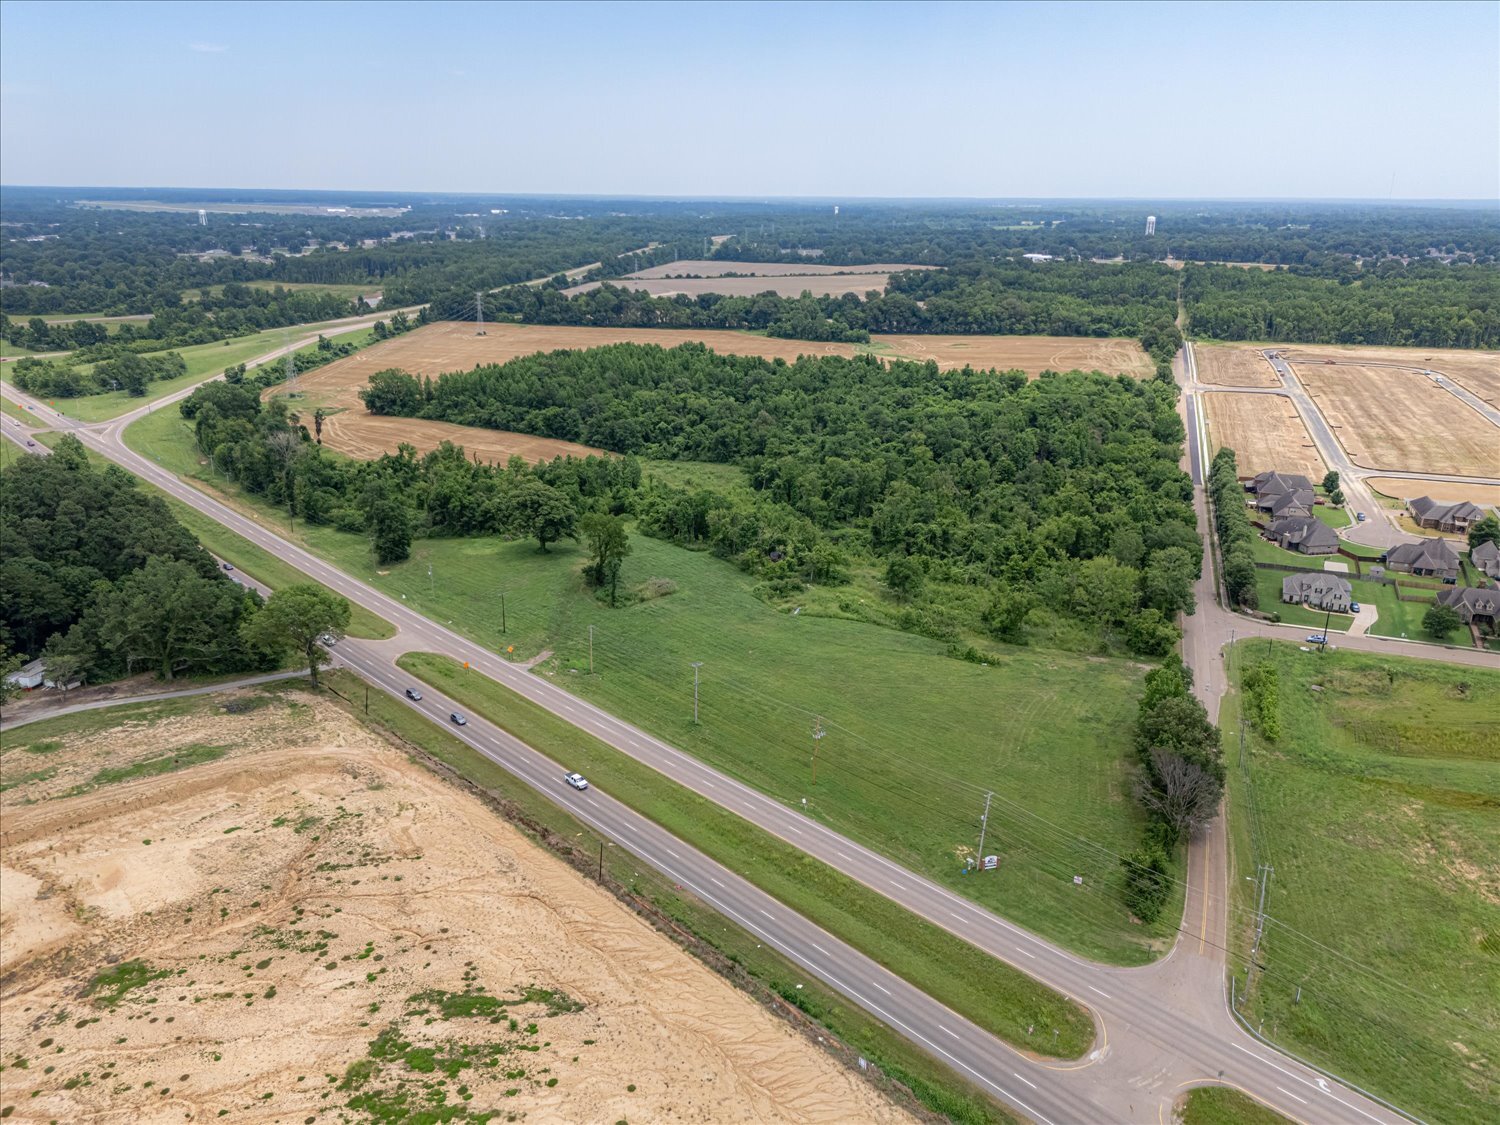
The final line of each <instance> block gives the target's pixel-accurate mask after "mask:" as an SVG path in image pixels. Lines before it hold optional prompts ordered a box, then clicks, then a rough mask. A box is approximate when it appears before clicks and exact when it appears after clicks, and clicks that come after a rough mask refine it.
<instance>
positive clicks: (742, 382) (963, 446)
mask: <svg viewBox="0 0 1500 1125" xmlns="http://www.w3.org/2000/svg"><path fill="white" fill-rule="evenodd" d="M362 394H363V397H364V400H365V403H366V405H367V407H368V408H369V409H370V410H371V411H372V412H374V413H379V414H401V415H417V416H420V417H424V418H434V419H441V420H444V421H450V422H456V423H460V424H464V425H477V426H487V427H491V428H497V429H505V430H516V431H520V432H523V433H530V434H535V435H538V436H544V437H554V438H564V439H566V440H570V441H577V442H583V443H586V444H591V445H597V446H601V447H603V448H606V449H610V450H612V451H615V452H619V453H623V454H627V455H639V456H642V457H651V458H660V459H667V460H687V461H711V462H719V463H729V464H736V465H740V466H742V467H743V468H744V469H745V472H746V480H747V487H746V488H745V489H742V490H714V489H697V490H686V489H679V488H674V487H671V486H668V485H664V484H660V483H656V482H653V481H650V480H647V481H646V482H645V483H644V484H643V485H641V486H639V487H637V488H634V489H633V490H632V489H630V488H629V487H626V488H623V489H621V494H619V495H615V496H613V497H612V499H611V501H610V504H611V507H612V510H615V511H616V512H617V513H621V512H628V513H631V514H635V515H636V516H637V517H638V520H639V527H640V529H641V530H642V531H644V532H646V533H647V534H653V535H657V536H660V537H662V538H666V539H669V540H671V541H673V542H677V543H680V544H683V545H685V546H690V547H698V548H707V549H710V550H713V551H715V552H716V553H718V554H720V555H722V556H723V557H725V558H729V559H732V560H733V561H735V562H736V563H738V564H739V565H740V566H741V567H743V568H744V569H746V570H748V571H750V572H751V573H753V574H755V575H756V576H757V577H759V578H760V579H762V581H763V582H764V583H765V584H766V586H767V589H768V591H769V592H771V593H773V594H774V593H777V592H786V591H790V590H792V589H795V588H798V587H800V585H801V584H805V583H809V582H814V583H826V584H830V585H837V584H839V583H841V582H844V581H847V578H848V572H849V570H850V569H851V567H852V566H853V564H855V563H859V562H862V563H866V564H874V565H876V566H877V567H879V568H881V573H882V574H883V575H884V577H885V579H886V584H887V586H888V588H889V589H890V590H891V591H892V593H893V594H894V595H895V596H896V597H897V598H898V599H899V600H900V601H901V603H902V604H903V606H904V609H903V611H902V617H903V619H904V621H905V622H906V624H907V626H908V627H911V628H913V629H915V630H917V631H922V632H926V633H928V634H930V635H933V636H940V637H944V638H947V639H950V640H951V639H957V638H958V637H959V635H960V634H961V633H962V632H963V631H964V630H965V629H972V630H978V631H981V632H983V633H986V634H989V635H993V636H996V637H1000V638H1003V639H1008V640H1018V639H1022V638H1023V637H1024V635H1025V628H1024V626H1025V623H1026V621H1027V617H1028V614H1030V613H1031V611H1032V610H1034V609H1041V610H1043V612H1045V613H1057V614H1062V615H1064V616H1067V617H1071V618H1073V619H1075V620H1076V621H1079V622H1083V623H1084V624H1085V627H1086V628H1087V629H1088V630H1089V631H1090V632H1091V633H1092V634H1093V635H1095V636H1097V637H1099V638H1101V639H1103V640H1105V641H1108V642H1109V643H1118V644H1122V645H1125V646H1128V647H1130V648H1133V649H1135V650H1136V651H1141V652H1155V653H1157V654H1160V653H1161V652H1164V651H1166V649H1167V648H1168V647H1170V645H1171V643H1172V642H1173V640H1175V637H1176V630H1175V626H1174V625H1173V624H1172V620H1173V618H1174V616H1175V614H1176V613H1177V612H1178V611H1180V610H1190V609H1191V608H1192V593H1191V590H1192V584H1193V582H1194V580H1195V579H1196V578H1197V574H1198V567H1199V552H1200V550H1201V544H1200V542H1199V539H1198V536H1197V533H1196V532H1195V531H1194V529H1193V522H1194V521H1193V515H1192V511H1191V506H1190V498H1191V487H1190V485H1189V483H1188V481H1187V478H1186V477H1185V476H1184V475H1183V474H1182V472H1181V471H1180V469H1179V468H1178V467H1177V460H1178V457H1179V456H1180V451H1181V442H1182V440H1183V433H1182V425H1181V422H1180V420H1179V419H1178V417H1177V414H1176V411H1175V389H1174V388H1173V387H1172V386H1171V385H1170V383H1168V382H1166V381H1164V380H1149V381H1145V382H1141V381H1136V380H1131V379H1125V378H1118V379H1111V378H1106V377H1104V376H1102V375H1083V374H1077V373H1075V374H1070V375H1066V376H1052V377H1043V378H1042V379H1039V380H1036V381H1032V382H1028V381H1027V380H1026V378H1025V377H1024V375H1022V374H1020V373H1019V372H1011V373H997V372H993V371H975V370H972V369H967V368H965V369H962V370H954V371H939V370H938V368H937V366H936V365H935V364H919V363H906V362H897V363H890V364H886V363H882V362H881V361H879V360H877V359H875V358H873V357H868V356H867V357H858V358H855V359H844V358H838V357H803V358H801V359H799V360H798V361H797V362H795V363H786V362H784V361H780V360H765V359H761V358H759V357H753V356H726V355H718V354H717V353H714V352H712V351H711V350H709V349H708V348H706V347H703V346H702V345H693V344H688V345H683V346H681V347H678V348H673V349H670V350H665V349H662V348H658V347H654V346H643V345H632V344H618V345H610V346H608V347H603V348H595V349H589V350H587V351H572V352H566V351H563V352H554V353H551V354H539V355H534V356H527V357H522V358H519V359H515V360H512V361H510V362H508V363H505V364H500V365H492V366H487V367H478V368H475V369H474V370H472V371H467V372H456V373H453V374H449V375H444V376H442V377H440V378H439V379H437V380H431V379H428V380H419V379H417V378H415V377H413V376H411V375H408V374H407V373H405V372H401V371H394V370H391V371H384V372H379V373H377V374H376V375H373V376H372V377H371V379H370V383H369V385H368V387H367V388H365V390H364V391H363V392H362ZM606 463H607V462H606ZM632 491H633V493H634V495H631V493H632Z"/></svg>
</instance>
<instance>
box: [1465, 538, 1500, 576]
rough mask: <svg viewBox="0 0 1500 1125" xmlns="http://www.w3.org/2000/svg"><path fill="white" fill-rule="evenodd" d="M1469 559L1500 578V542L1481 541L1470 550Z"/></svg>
mask: <svg viewBox="0 0 1500 1125" xmlns="http://www.w3.org/2000/svg"><path fill="white" fill-rule="evenodd" d="M1469 561H1470V562H1472V563H1473V564H1474V565H1475V566H1476V567H1477V568H1479V569H1480V570H1482V571H1483V572H1484V573H1485V574H1487V575H1489V576H1490V577H1491V578H1500V543H1481V544H1479V546H1477V547H1475V548H1474V549H1473V550H1472V551H1470V552H1469Z"/></svg>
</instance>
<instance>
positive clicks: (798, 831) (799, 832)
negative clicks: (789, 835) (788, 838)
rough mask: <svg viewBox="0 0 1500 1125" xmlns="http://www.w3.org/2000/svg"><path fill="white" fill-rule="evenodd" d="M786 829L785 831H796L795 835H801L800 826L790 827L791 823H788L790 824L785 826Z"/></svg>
mask: <svg viewBox="0 0 1500 1125" xmlns="http://www.w3.org/2000/svg"><path fill="white" fill-rule="evenodd" d="M786 830H787V831H788V832H795V833H797V835H799V836H800V835H802V829H800V828H793V827H792V826H791V825H790V824H788V825H787V826H786Z"/></svg>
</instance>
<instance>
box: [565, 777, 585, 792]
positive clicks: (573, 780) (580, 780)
mask: <svg viewBox="0 0 1500 1125" xmlns="http://www.w3.org/2000/svg"><path fill="white" fill-rule="evenodd" d="M563 780H564V781H566V782H567V783H568V784H569V785H571V786H572V787H573V788H574V789H578V790H583V789H587V788H588V787H589V781H588V778H586V777H584V776H583V774H581V773H570V774H568V775H567V776H566V777H565V778H563Z"/></svg>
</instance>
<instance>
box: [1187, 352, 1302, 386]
mask: <svg viewBox="0 0 1500 1125" xmlns="http://www.w3.org/2000/svg"><path fill="white" fill-rule="evenodd" d="M1193 359H1194V360H1195V361H1196V362H1197V364H1198V381H1199V382H1200V383H1213V384H1216V385H1218V386H1223V387H1276V386H1280V385H1281V380H1280V379H1278V378H1277V377H1276V371H1275V369H1274V368H1273V367H1272V366H1271V364H1270V363H1269V362H1268V361H1267V360H1266V357H1265V356H1263V355H1261V354H1260V349H1259V348H1252V347H1234V346H1230V347H1216V346H1214V345H1211V344H1194V345H1193Z"/></svg>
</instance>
